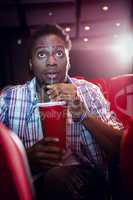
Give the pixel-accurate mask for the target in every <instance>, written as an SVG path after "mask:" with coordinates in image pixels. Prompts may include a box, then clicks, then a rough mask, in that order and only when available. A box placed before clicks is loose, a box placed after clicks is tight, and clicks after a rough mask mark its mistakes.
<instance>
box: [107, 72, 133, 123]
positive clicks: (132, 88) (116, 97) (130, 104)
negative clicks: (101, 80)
mask: <svg viewBox="0 0 133 200" xmlns="http://www.w3.org/2000/svg"><path fill="white" fill-rule="evenodd" d="M109 95H110V102H111V110H114V111H115V112H116V114H117V116H118V118H119V119H120V121H122V122H123V124H124V126H125V127H128V124H129V119H130V118H133V74H127V75H121V76H116V77H113V78H111V79H110V87H109Z"/></svg>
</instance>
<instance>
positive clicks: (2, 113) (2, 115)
mask: <svg viewBox="0 0 133 200" xmlns="http://www.w3.org/2000/svg"><path fill="white" fill-rule="evenodd" d="M5 98H6V94H5V93H2V94H1V95H0V122H3V123H5V124H6V123H7V117H6V116H7V111H8V107H7V105H6V102H5Z"/></svg>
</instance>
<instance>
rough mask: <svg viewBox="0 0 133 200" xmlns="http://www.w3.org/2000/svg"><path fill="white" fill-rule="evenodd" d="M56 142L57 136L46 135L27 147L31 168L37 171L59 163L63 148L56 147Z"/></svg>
mask: <svg viewBox="0 0 133 200" xmlns="http://www.w3.org/2000/svg"><path fill="white" fill-rule="evenodd" d="M57 143H58V139H57V138H48V137H46V138H43V139H42V140H40V141H39V142H37V143H36V144H34V145H33V146H32V147H31V148H29V149H27V155H28V159H29V163H30V166H31V169H33V170H37V171H38V170H39V169H47V168H51V167H54V166H57V165H59V163H60V162H61V158H62V155H63V150H61V149H60V148H59V147H57Z"/></svg>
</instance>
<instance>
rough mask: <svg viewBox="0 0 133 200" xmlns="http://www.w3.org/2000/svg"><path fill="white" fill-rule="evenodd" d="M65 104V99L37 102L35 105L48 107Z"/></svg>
mask: <svg viewBox="0 0 133 200" xmlns="http://www.w3.org/2000/svg"><path fill="white" fill-rule="evenodd" d="M64 105H66V102H65V101H50V102H43V103H37V104H36V106H37V107H48V106H64Z"/></svg>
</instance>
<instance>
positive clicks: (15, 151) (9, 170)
mask: <svg viewBox="0 0 133 200" xmlns="http://www.w3.org/2000/svg"><path fill="white" fill-rule="evenodd" d="M0 155H1V156H0V199H1V200H9V199H13V200H32V199H35V194H34V188H33V184H32V177H31V174H30V169H29V166H28V162H27V157H26V153H25V150H24V147H23V144H22V143H21V141H20V139H19V138H18V137H17V135H15V134H14V133H13V132H12V131H11V130H9V129H7V128H6V127H5V126H4V125H3V124H2V123H0Z"/></svg>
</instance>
